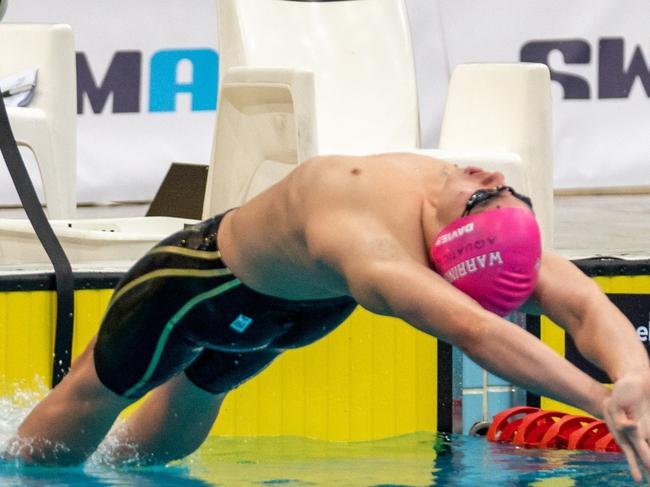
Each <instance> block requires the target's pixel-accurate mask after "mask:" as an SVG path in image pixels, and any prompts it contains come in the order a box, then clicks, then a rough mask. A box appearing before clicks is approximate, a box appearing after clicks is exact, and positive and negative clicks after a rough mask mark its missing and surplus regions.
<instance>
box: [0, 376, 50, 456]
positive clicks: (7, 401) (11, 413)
mask: <svg viewBox="0 0 650 487" xmlns="http://www.w3.org/2000/svg"><path fill="white" fill-rule="evenodd" d="M5 390H6V391H8V394H7V395H4V396H1V397H0V454H2V453H5V452H6V451H7V447H8V446H9V442H10V440H11V439H12V438H14V436H15V435H16V431H17V430H18V426H20V423H21V422H22V421H23V419H25V417H27V415H28V414H29V413H30V411H31V410H32V409H34V407H35V406H36V404H38V402H39V401H40V400H41V399H42V398H43V397H45V395H46V394H47V392H48V391H49V388H48V387H47V385H45V383H44V382H43V380H42V379H41V378H40V377H35V378H34V379H33V380H32V381H30V383H29V386H27V385H26V384H25V383H24V382H17V383H14V384H11V385H9V386H7V387H6V389H5Z"/></svg>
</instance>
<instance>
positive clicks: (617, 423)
mask: <svg viewBox="0 0 650 487" xmlns="http://www.w3.org/2000/svg"><path fill="white" fill-rule="evenodd" d="M603 414H604V416H605V421H607V425H608V426H609V430H610V431H611V432H612V434H613V436H614V439H615V440H616V442H617V443H618V445H619V446H620V447H621V450H623V453H625V457H626V458H627V462H628V464H629V465H630V473H631V474H632V477H633V478H634V480H636V481H637V482H641V480H642V479H643V477H642V474H641V468H639V462H640V464H641V467H642V469H643V470H644V471H645V472H646V475H647V476H648V479H649V481H650V446H649V445H648V442H649V441H650V374H635V375H627V376H624V377H623V378H621V379H619V380H618V381H616V383H615V384H614V389H613V390H612V394H611V395H610V396H609V397H608V398H607V399H606V400H605V403H604V408H603Z"/></svg>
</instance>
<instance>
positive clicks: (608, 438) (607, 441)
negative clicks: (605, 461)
mask: <svg viewBox="0 0 650 487" xmlns="http://www.w3.org/2000/svg"><path fill="white" fill-rule="evenodd" d="M594 450H596V451H607V452H616V453H621V447H619V446H618V443H616V440H615V439H614V436H613V435H612V434H611V433H607V434H606V435H605V436H603V437H602V438H601V439H600V440H598V441H597V442H596V447H595V448H594Z"/></svg>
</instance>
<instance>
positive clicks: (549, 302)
mask: <svg viewBox="0 0 650 487" xmlns="http://www.w3.org/2000/svg"><path fill="white" fill-rule="evenodd" d="M534 297H535V298H536V299H537V301H538V302H539V304H540V305H541V306H542V308H543V309H544V310H545V311H546V313H547V314H548V315H549V317H550V318H551V319H553V321H555V322H556V323H557V324H559V325H560V326H563V327H564V328H565V329H566V330H567V332H569V333H570V334H571V336H572V337H573V339H574V341H575V342H576V345H577V346H578V349H579V350H580V352H581V353H582V354H583V355H584V356H585V357H586V358H588V359H589V360H591V361H592V362H594V363H595V364H596V365H599V366H600V367H601V368H602V369H603V370H605V371H606V372H607V373H608V374H609V376H610V378H611V379H612V381H614V388H613V390H612V393H611V395H610V397H608V398H606V399H605V400H604V401H603V404H602V406H601V409H602V412H603V416H604V417H605V419H606V420H607V425H608V426H609V429H610V431H611V432H612V434H613V435H614V438H615V439H616V442H617V443H618V444H619V446H620V447H621V449H622V450H623V452H624V453H625V456H626V458H627V461H628V463H629V465H630V472H631V473H632V476H633V477H634V479H635V480H636V481H637V482H639V481H640V480H641V468H642V469H643V470H644V471H645V472H646V475H649V476H650V448H649V447H648V441H649V440H650V371H649V365H648V355H647V353H646V351H645V349H644V348H643V346H642V345H641V342H640V340H639V338H638V337H637V335H636V333H635V331H634V327H633V326H632V324H631V323H630V322H629V320H628V319H627V318H626V317H625V316H624V315H623V313H621V312H620V311H619V310H618V308H616V306H614V305H613V304H612V303H611V302H610V301H609V299H608V298H607V296H605V294H604V293H603V292H602V291H601V290H600V289H599V288H598V286H597V285H596V284H595V283H594V282H593V281H592V280H591V279H590V278H588V277H587V276H585V275H584V274H583V273H582V272H580V270H578V269H577V268H576V267H575V266H574V265H573V264H572V263H570V262H568V261H566V260H564V259H561V258H560V257H557V256H552V255H547V254H545V255H544V256H543V258H542V266H541V269H540V275H539V284H538V286H537V289H536V291H535V295H534ZM639 467H641V468H639Z"/></svg>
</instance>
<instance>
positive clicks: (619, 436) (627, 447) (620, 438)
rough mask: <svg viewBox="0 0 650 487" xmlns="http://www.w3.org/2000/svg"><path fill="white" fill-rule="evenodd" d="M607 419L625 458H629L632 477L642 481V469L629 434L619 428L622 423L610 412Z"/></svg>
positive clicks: (606, 416) (606, 415)
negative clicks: (617, 421) (628, 436)
mask: <svg viewBox="0 0 650 487" xmlns="http://www.w3.org/2000/svg"><path fill="white" fill-rule="evenodd" d="M605 419H606V420H607V423H608V424H609V430H610V431H611V433H612V435H613V436H614V439H615V440H616V443H618V446H619V447H620V448H621V450H622V451H623V454H624V455H625V459H626V460H627V463H628V465H629V467H630V474H631V475H632V478H633V479H634V480H635V481H636V482H641V480H642V475H641V470H640V469H639V464H638V463H637V454H636V451H635V450H634V447H633V446H632V444H631V443H630V441H629V439H628V438H627V435H626V434H625V433H624V432H623V431H622V430H621V429H619V428H620V426H621V425H620V423H618V424H617V423H616V422H615V421H614V420H613V418H612V417H611V415H610V414H608V413H605ZM625 421H626V422H627V421H629V420H628V419H627V418H625Z"/></svg>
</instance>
